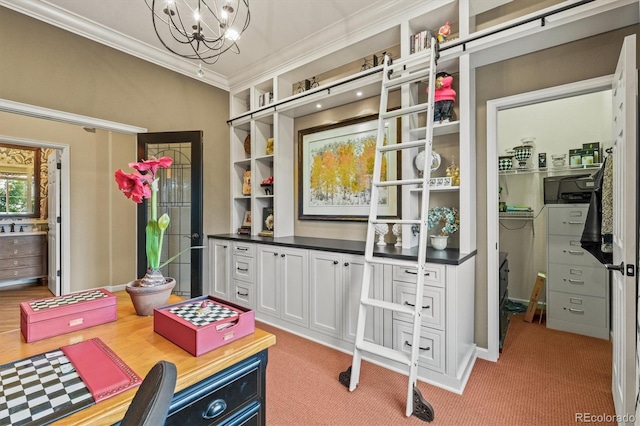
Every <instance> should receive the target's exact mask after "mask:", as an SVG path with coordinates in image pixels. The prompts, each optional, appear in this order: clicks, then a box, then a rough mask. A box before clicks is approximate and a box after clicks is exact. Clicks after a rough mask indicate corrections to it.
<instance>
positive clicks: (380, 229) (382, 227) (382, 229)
mask: <svg viewBox="0 0 640 426" xmlns="http://www.w3.org/2000/svg"><path fill="white" fill-rule="evenodd" d="M387 232H389V225H387V224H386V223H378V224H377V225H376V235H377V236H378V242H377V243H376V244H377V245H379V246H386V245H387V243H385V242H384V236H385V235H387Z"/></svg>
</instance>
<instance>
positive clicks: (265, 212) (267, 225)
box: [258, 207, 275, 237]
mask: <svg viewBox="0 0 640 426" xmlns="http://www.w3.org/2000/svg"><path fill="white" fill-rule="evenodd" d="M274 222H275V220H274V217H273V207H264V208H263V209H262V231H260V232H259V233H258V235H260V236H262V237H273V228H274Z"/></svg>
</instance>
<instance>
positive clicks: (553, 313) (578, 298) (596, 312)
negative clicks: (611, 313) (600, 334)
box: [547, 291, 607, 327]
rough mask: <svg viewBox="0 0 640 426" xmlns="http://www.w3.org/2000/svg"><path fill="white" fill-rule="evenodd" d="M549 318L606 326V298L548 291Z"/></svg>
mask: <svg viewBox="0 0 640 426" xmlns="http://www.w3.org/2000/svg"><path fill="white" fill-rule="evenodd" d="M547 304H548V305H549V318H550V319H551V318H554V319H558V320H561V321H570V322H576V323H581V324H586V325H591V326H595V327H606V326H607V306H606V299H604V298H601V297H593V296H582V295H578V294H570V293H560V292H557V291H550V292H549V300H548V301H547Z"/></svg>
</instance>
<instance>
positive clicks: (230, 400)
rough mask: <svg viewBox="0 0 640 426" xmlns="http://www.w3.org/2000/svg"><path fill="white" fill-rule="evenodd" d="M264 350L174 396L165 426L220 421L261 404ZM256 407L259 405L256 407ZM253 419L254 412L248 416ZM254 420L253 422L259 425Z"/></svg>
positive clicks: (264, 362)
mask: <svg viewBox="0 0 640 426" xmlns="http://www.w3.org/2000/svg"><path fill="white" fill-rule="evenodd" d="M266 358H267V355H266V351H263V352H261V353H260V354H258V355H256V356H253V357H251V358H248V359H246V360H244V361H241V362H240V363H238V364H236V365H234V366H232V367H229V368H227V369H226V370H223V371H222V372H220V373H218V374H216V375H214V376H212V377H209V378H207V379H205V380H203V381H201V382H199V383H197V384H195V385H193V386H191V387H189V388H187V389H184V390H182V391H180V392H178V393H177V394H175V395H174V397H173V400H172V401H171V406H170V408H169V416H168V417H167V421H166V423H165V424H166V425H179V426H182V425H213V424H223V423H226V422H227V421H230V420H232V419H231V416H234V418H235V417H236V414H237V416H241V414H242V413H241V411H247V410H249V411H251V412H252V413H256V412H258V409H256V408H255V407H256V406H257V405H262V404H264V378H265V368H266V363H267V360H266ZM258 408H259V407H258ZM249 417H253V418H254V420H260V419H255V414H252V415H250V416H249ZM261 423H262V422H261V421H258V422H257V423H255V424H261Z"/></svg>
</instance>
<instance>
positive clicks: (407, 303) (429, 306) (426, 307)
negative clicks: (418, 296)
mask: <svg viewBox="0 0 640 426" xmlns="http://www.w3.org/2000/svg"><path fill="white" fill-rule="evenodd" d="M404 304H405V305H409V306H413V307H414V308H415V306H416V305H413V304H411V303H409V302H407V301H406V300H405V302H404ZM430 308H431V305H427V306H423V307H422V309H430Z"/></svg>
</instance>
